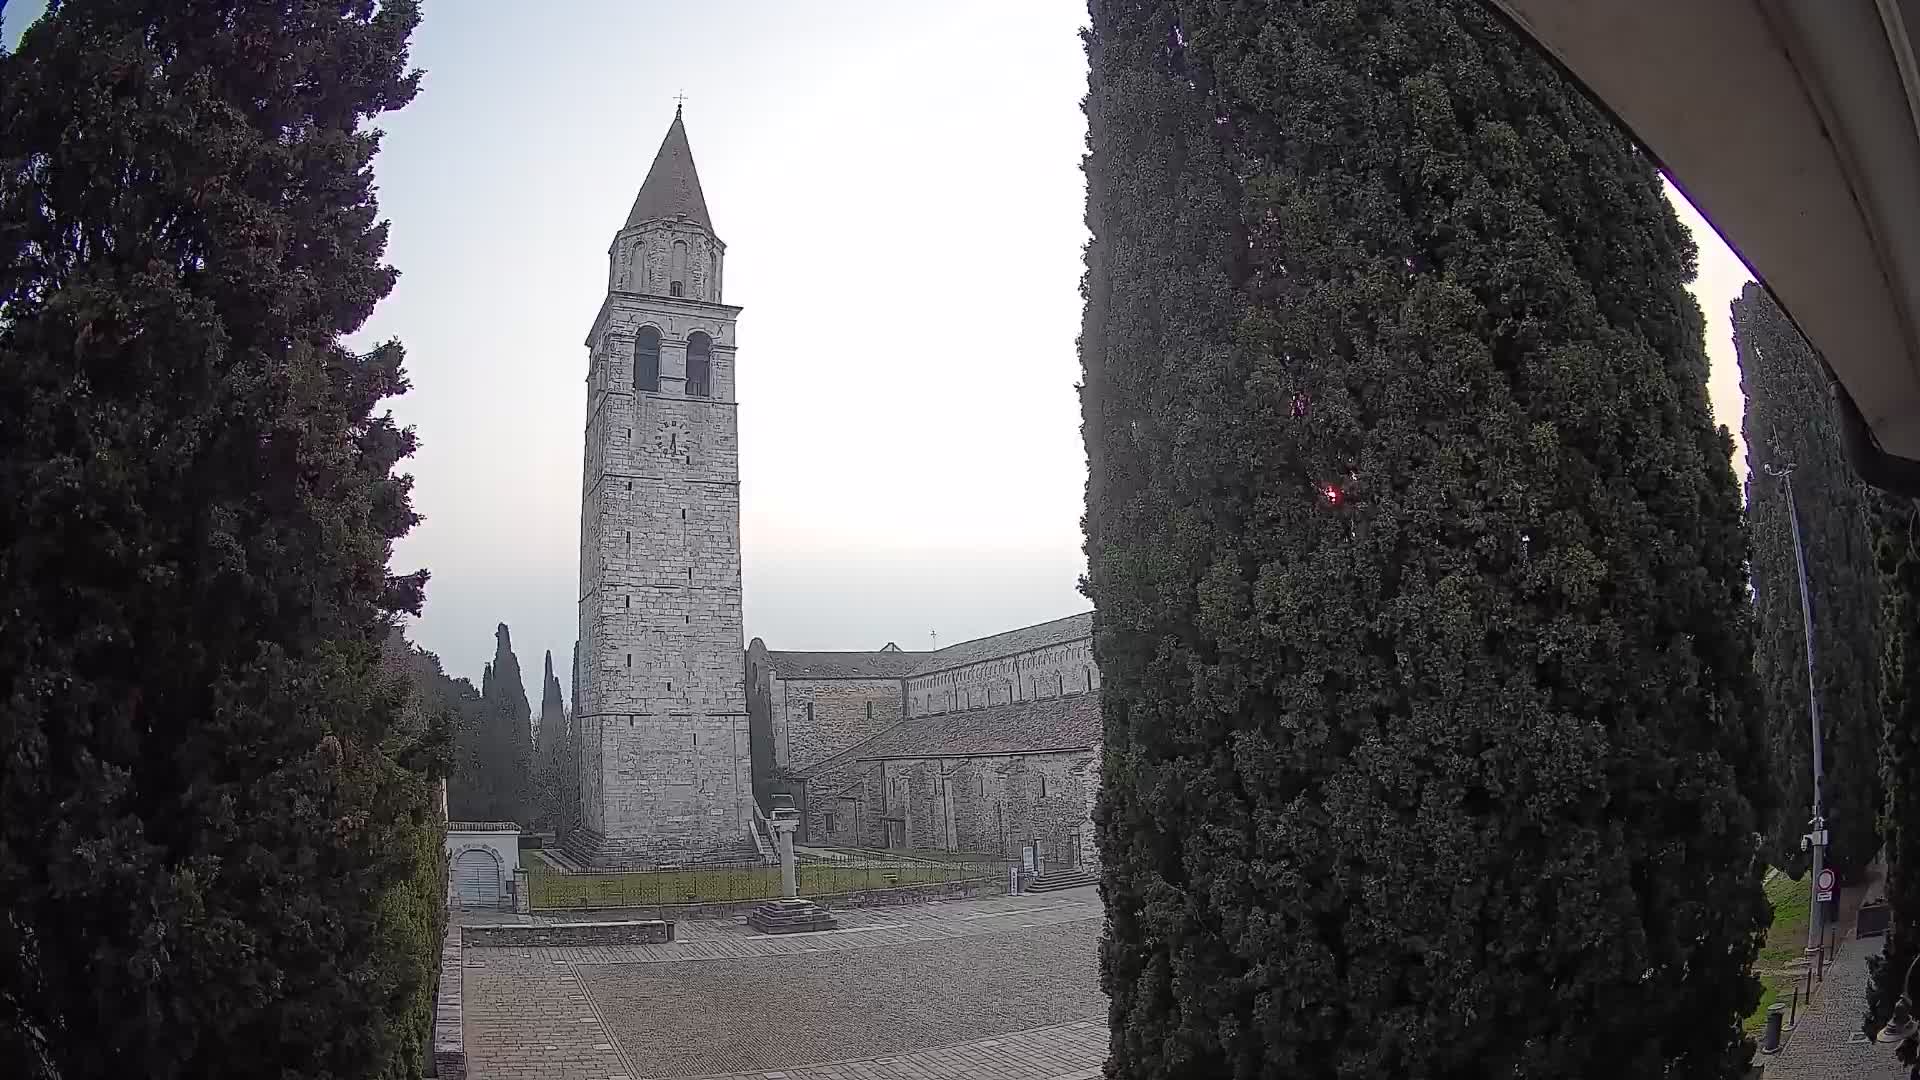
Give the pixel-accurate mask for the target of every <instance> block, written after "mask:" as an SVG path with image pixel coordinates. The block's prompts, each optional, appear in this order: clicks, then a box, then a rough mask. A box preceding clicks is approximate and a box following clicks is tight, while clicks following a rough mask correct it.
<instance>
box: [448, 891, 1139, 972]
mask: <svg viewBox="0 0 1920 1080" xmlns="http://www.w3.org/2000/svg"><path fill="white" fill-rule="evenodd" d="M1074 891H1075V892H1076V893H1086V894H1088V895H1087V896H1073V897H1067V898H1064V899H1059V898H1056V897H1055V896H1054V895H1049V896H1046V897H1038V896H1028V897H1015V898H1013V901H1014V902H1008V901H1007V900H1006V899H1004V898H1002V899H1001V900H999V901H997V902H986V901H971V902H969V901H956V902H953V903H948V904H928V905H925V906H924V907H917V908H894V909H887V910H884V911H880V912H873V911H863V912H848V913H847V914H846V916H844V917H843V916H841V915H840V913H838V912H836V913H835V917H836V918H840V919H841V921H842V923H843V925H842V926H840V927H839V928H838V929H835V930H826V931H817V932H813V933H801V934H762V933H759V932H757V931H754V930H753V929H751V928H750V927H748V926H747V924H746V920H745V919H744V918H743V919H738V920H732V921H730V922H725V923H722V922H709V923H683V924H681V926H680V927H679V928H678V929H677V931H676V933H677V935H678V940H675V941H672V942H668V943H664V944H659V945H604V946H572V947H563V946H517V947H512V948H488V949H478V948H470V949H468V950H467V951H466V954H465V962H466V966H467V967H468V968H469V969H474V968H482V967H484V968H486V969H487V970H492V971H529V972H531V971H544V970H549V969H553V968H558V967H562V966H565V965H567V964H657V963H679V962H684V961H689V960H740V959H746V958H749V957H756V956H801V955H806V954H810V953H818V952H827V951H832V950H837V949H858V948H873V947H879V946H899V945H908V944H912V943H915V942H921V941H936V940H944V939H953V938H962V937H970V936H973V935H976V934H991V933H999V932H1001V931H1005V930H1023V929H1032V928H1036V927H1045V926H1059V925H1064V924H1068V923H1075V922H1085V921H1093V920H1099V919H1103V918H1104V917H1105V912H1104V911H1103V910H1102V909H1101V907H1100V904H1099V899H1098V896H1097V894H1094V893H1093V891H1092V890H1074ZM1062 895H1064V894H1062Z"/></svg>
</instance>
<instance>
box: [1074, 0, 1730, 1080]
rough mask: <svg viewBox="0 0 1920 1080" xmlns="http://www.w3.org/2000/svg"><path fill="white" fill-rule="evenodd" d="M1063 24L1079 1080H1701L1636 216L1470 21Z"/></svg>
mask: <svg viewBox="0 0 1920 1080" xmlns="http://www.w3.org/2000/svg"><path fill="white" fill-rule="evenodd" d="M1090 8H1091V15H1092V25H1091V29H1090V30H1089V32H1088V38H1087V41H1088V55H1089V60H1090V64H1091V76H1090V80H1091V81H1090V91H1089V94H1088V98H1087V112H1088V119H1089V145H1090V153H1089V155H1088V158H1087V176H1088V191H1089V195H1088V198H1089V203H1088V225H1089V228H1090V230H1091V232H1092V241H1091V243H1090V245H1089V248H1088V253H1087V276H1086V283H1085V289H1086V298H1087V311H1086V322H1085V325H1084V328H1083V334H1082V343H1081V344H1082V353H1083V360H1084V366H1085V386H1084V390H1083V405H1084V411H1085V434H1086V443H1087V453H1088V457H1089V463H1090V466H1091V475H1090V479H1089V489H1088V504H1087V518H1086V525H1087V536H1088V539H1087V544H1088V556H1089V579H1088V586H1087V591H1088V593H1089V595H1090V596H1091V597H1092V598H1093V599H1094V601H1095V603H1096V610H1097V615H1096V625H1097V630H1096V649H1097V651H1098V655H1099V660H1100V665H1101V671H1102V674H1103V677H1104V683H1103V709H1104V711H1105V715H1106V731H1107V734H1106V757H1105V765H1104V768H1103V789H1102V795H1101V802H1100V807H1099V836H1100V843H1101V850H1102V855H1103V866H1104V872H1103V892H1104V896H1105V899H1106V902H1107V912H1108V930H1107V936H1106V939H1105V941H1104V943H1103V946H1102V977H1103V981H1104V984H1105V987H1106V989H1107V991H1108V993H1109V995H1110V997H1111V1002H1112V1004H1111V1017H1110V1019H1111V1027H1112V1047H1113V1049H1112V1057H1111V1059H1110V1061H1109V1065H1108V1075H1109V1076H1111V1077H1115V1078H1147V1077H1189V1076H1236V1077H1276V1078H1277V1077H1304V1076H1313V1077H1332V1076H1339V1077H1343V1078H1347V1080H1360V1078H1373V1077H1378V1078H1387V1077H1394V1078H1399V1077H1425V1078H1441V1077H1446V1078H1456V1077H1457V1078H1461V1080H1466V1078H1479V1077H1489V1076H1530V1077H1547V1076H1554V1077H1560V1076H1588V1075H1607V1076H1610V1077H1622V1078H1628V1077H1664V1076H1687V1077H1732V1076H1735V1075H1738V1074H1739V1073H1740V1071H1741V1070H1742V1069H1743V1068H1744V1066H1745V1064H1746V1060H1747V1055H1748V1053H1749V1052H1750V1047H1749V1045H1748V1044H1747V1043H1746V1041H1745V1040H1744V1039H1743V1038H1742V1036H1741V1034H1740V1030H1739V1018H1740V1017H1742V1016H1743V1015H1744V1014H1745V1013H1746V1012H1747V1011H1748V1010H1749V1009H1750V1008H1751V1007H1752V1004H1753V1002H1754V1001H1755V1000H1756V998H1757V993H1758V986H1757V982H1756V980H1754V979H1753V978H1752V976H1751V974H1750V966H1751V963H1752V959H1753V957H1754V955H1755V953H1756V951H1757V948H1758V935H1759V931H1760V927H1761V925H1762V923H1763V921H1764V919H1765V906H1764V900H1763V897H1762V895H1761V891H1760V888H1759V872H1760V867H1759V865H1758V860H1757V858H1756V847H1755V837H1756V832H1757V825H1758V820H1759V819H1758V816H1757V804H1759V803H1763V802H1764V800H1765V798H1766V794H1767V785H1766V777H1765V770H1764V764H1763V760H1762V754H1763V746H1762V743H1761V739H1760V729H1759V717H1758V712H1757V707H1756V703H1755V701H1754V690H1753V684H1752V670H1751V642H1750V640H1749V636H1748V635H1749V627H1748V621H1747V620H1748V617H1749V616H1748V603H1747V596H1746V583H1745V575H1744V570H1743V562H1744V557H1745V552H1744V546H1745V545H1744V539H1743V536H1742V532H1741V521H1740V507H1739V498H1738V489H1737V487H1736V485H1735V483H1734V479H1733V474H1732V469H1731V462H1730V457H1731V453H1732V446H1731V439H1730V438H1729V436H1728V435H1727V433H1726V432H1725V431H1724V430H1723V429H1717V428H1716V427H1715V425H1714V424H1713V421H1712V417H1711V413H1710V410H1709V406H1708V401H1707V395H1706V374H1707V362H1706V357H1705V353H1704V348H1703V344H1702V320H1701V316H1700V312H1699V309H1698V307H1697V306H1696V305H1695V304H1694V303H1693V301H1692V298H1691V297H1690V296H1689V294H1688V293H1687V291H1686V288H1685V285H1686V282H1687V281H1688V280H1689V279H1690V278H1691V277H1692V275H1693V273H1694V255H1695V253H1694V249H1693V245H1692V242H1691V240H1690V238H1689V237H1688V235H1687V233H1686V231H1685V229H1684V228H1683V227H1682V226H1681V224H1680V223H1679V221H1678V220H1677V219H1676V218H1675V216H1674V214H1673V212H1672V210H1671V209H1670V207H1669V206H1668V205H1667V203H1666V201H1665V198H1664V196H1663V193H1662V190H1661V181H1660V178H1659V175H1658V173H1657V172H1656V171H1655V170H1654V168H1653V165H1652V164H1651V162H1649V161H1648V160H1647V159H1646V158H1645V157H1644V156H1642V155H1640V154H1639V153H1637V152H1636V150H1635V148H1634V147H1633V146H1632V145H1631V144H1630V143H1629V141H1628V140H1627V139H1625V138H1624V137H1623V136H1622V134H1621V133H1620V132H1619V131H1617V130H1616V129H1615V128H1614V127H1613V126H1612V125H1611V124H1610V123H1609V121H1608V120H1607V118H1605V117H1604V116H1602V115H1601V114H1600V113H1599V112H1598V111H1597V110H1596V109H1595V108H1593V106H1592V105H1591V104H1590V103H1589V102H1587V101H1586V100H1585V99H1584V98H1583V97H1582V96H1581V95H1580V94H1579V93H1577V92H1576V91H1574V90H1573V89H1571V88H1570V87H1568V86H1567V85H1566V84H1565V83H1564V82H1563V80H1562V79H1561V77H1560V76H1559V75H1558V74H1557V72H1556V71H1555V70H1554V69H1553V68H1552V67H1551V66H1549V64H1547V63H1546V62H1545V61H1543V60H1541V59H1540V58H1538V57H1537V56H1535V55H1534V54H1533V53H1532V52H1531V50H1529V49H1528V48H1527V47H1526V46H1524V45H1523V44H1522V43H1521V42H1519V41H1518V40H1516V39H1515V38H1514V37H1513V35H1512V34H1511V33H1509V32H1508V31H1507V30H1506V29H1505V28H1504V27H1503V26H1501V25H1499V24H1497V23H1496V22H1494V21H1493V20H1492V19H1491V17H1490V16H1489V15H1487V14H1486V12H1485V11H1484V10H1483V8H1482V6H1481V5H1480V4H1478V3H1474V2H1471V0H1318V2H1315V0H1284V2H1281V0H1276V2H1269V3H1255V2H1251V0H1246V2H1235V3H1227V2H1212V3H1202V2H1200V0H1093V2H1092V4H1091V5H1090Z"/></svg>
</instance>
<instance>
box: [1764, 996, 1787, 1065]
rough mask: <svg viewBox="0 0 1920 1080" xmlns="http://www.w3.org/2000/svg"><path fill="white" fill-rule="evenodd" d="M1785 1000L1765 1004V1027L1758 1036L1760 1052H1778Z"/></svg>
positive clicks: (1785, 1012)
mask: <svg viewBox="0 0 1920 1080" xmlns="http://www.w3.org/2000/svg"><path fill="white" fill-rule="evenodd" d="M1786 1014H1787V1006H1786V1003H1785V1002H1780V1001H1776V1002H1774V1003H1773V1004H1771V1005H1769V1006H1767V1027H1766V1030H1765V1031H1764V1032H1763V1033H1762V1034H1761V1036H1760V1052H1761V1053H1763V1054H1777V1053H1779V1052H1780V1023H1781V1021H1782V1020H1784V1019H1785V1018H1786Z"/></svg>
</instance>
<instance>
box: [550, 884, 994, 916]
mask: <svg viewBox="0 0 1920 1080" xmlns="http://www.w3.org/2000/svg"><path fill="white" fill-rule="evenodd" d="M1006 891H1007V878H1006V875H1005V874H1004V873H1003V874H1001V875H999V876H998V877H997V878H984V879H975V880H970V881H933V882H926V883H923V884H919V885H896V886H893V887H892V888H887V889H863V890H861V891H859V892H845V893H832V894H829V895H826V896H809V897H807V899H809V900H812V901H813V902H814V903H816V904H819V905H820V906H821V907H823V908H827V909H828V910H844V909H846V908H864V907H890V906H894V905H899V904H924V903H926V902H928V901H930V900H967V899H972V898H973V897H976V896H997V895H999V894H1001V893H1004V892H1006ZM769 899H772V898H771V897H765V896H763V897H758V898H756V899H752V900H709V901H705V902H702V903H697V904H637V905H636V904H620V905H616V906H610V907H555V908H540V909H538V913H539V914H540V915H541V916H544V917H547V918H553V917H555V916H558V915H561V914H562V913H564V912H569V911H579V912H600V913H603V914H604V913H613V912H628V911H631V912H633V913H635V914H636V915H638V914H642V913H644V914H646V915H657V916H659V917H660V918H663V919H666V920H667V921H669V922H674V921H685V920H687V919H731V918H737V917H739V916H742V915H745V914H746V913H747V912H749V911H752V910H753V909H754V908H757V907H759V906H760V905H761V904H764V903H766V902H767V901H768V900H769Z"/></svg>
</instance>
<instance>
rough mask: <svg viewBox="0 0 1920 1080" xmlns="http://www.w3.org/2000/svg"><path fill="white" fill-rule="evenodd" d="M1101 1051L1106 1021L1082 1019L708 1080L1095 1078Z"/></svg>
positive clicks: (1104, 1049) (1104, 1045) (1103, 1051)
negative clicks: (944, 1044)
mask: <svg viewBox="0 0 1920 1080" xmlns="http://www.w3.org/2000/svg"><path fill="white" fill-rule="evenodd" d="M1106 1057H1107V1023H1106V1021H1105V1020H1104V1019H1087V1020H1078V1021H1074V1022H1072V1023H1067V1024H1056V1025H1053V1026H1051V1027H1043V1028H1035V1029H1033V1030H1031V1031H1018V1032H1013V1033H1011V1034H1007V1035H1001V1036H999V1037H997V1038H992V1039H975V1040H974V1041H972V1042H965V1043H959V1044H957V1045H954V1046H947V1047H941V1048H939V1049H935V1050H921V1051H916V1052H914V1053H911V1054H896V1055H893V1056H891V1057H874V1058H863V1059H860V1060H856V1061H837V1062H832V1063H829V1064H825V1065H808V1066H805V1067H802V1068H797V1069H776V1070H771V1071H768V1070H757V1071H754V1072H744V1073H730V1074H727V1075H726V1076H723V1077H714V1078H711V1080H949V1078H951V1080H1097V1078H1098V1077H1099V1076H1100V1063H1101V1062H1102V1061H1104V1060H1106Z"/></svg>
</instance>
